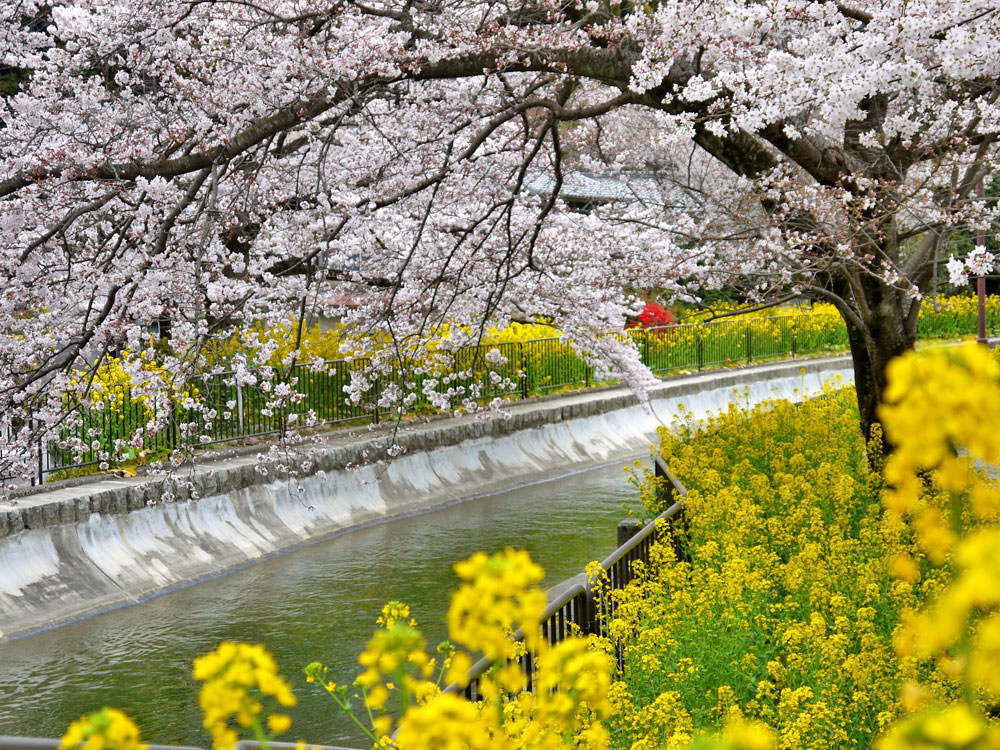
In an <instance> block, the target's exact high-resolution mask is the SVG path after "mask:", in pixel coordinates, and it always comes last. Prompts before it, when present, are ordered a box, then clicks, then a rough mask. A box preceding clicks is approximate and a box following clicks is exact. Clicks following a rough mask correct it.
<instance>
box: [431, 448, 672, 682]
mask: <svg viewBox="0 0 1000 750" xmlns="http://www.w3.org/2000/svg"><path fill="white" fill-rule="evenodd" d="M655 472H656V476H658V477H661V478H663V480H664V482H663V486H664V488H665V491H666V493H667V501H668V503H669V507H668V508H667V510H665V511H664V512H663V513H661V514H660V515H659V516H657V517H656V519H655V520H654V521H652V522H650V523H648V524H646V525H645V526H643V527H642V528H641V529H640V530H639V531H638V533H636V534H635V535H634V536H632V537H631V538H630V539H629V540H628V541H626V542H625V543H624V544H622V545H620V546H619V547H618V549H616V550H615V551H614V552H612V553H611V554H610V555H608V557H607V558H605V559H604V560H602V561H601V569H602V570H603V571H604V576H605V580H603V581H601V582H597V583H595V582H592V581H591V580H589V579H588V576H587V573H586V572H584V573H580V574H578V575H576V576H573V577H572V578H569V579H567V580H565V581H563V582H561V583H559V584H557V585H556V586H554V587H553V588H552V589H550V590H549V592H548V602H549V603H548V606H547V607H546V608H545V611H544V612H543V613H542V626H541V627H542V634H543V636H544V637H545V638H546V640H547V641H548V642H549V645H553V646H554V645H555V644H557V643H559V642H560V641H562V640H564V639H565V638H567V637H568V636H571V635H577V634H579V635H591V634H593V635H600V636H607V635H608V632H607V625H608V623H609V622H610V621H611V618H612V617H613V616H614V613H615V609H616V608H617V602H616V599H615V597H613V596H611V595H610V594H611V592H612V591H617V590H620V589H623V588H625V587H626V586H627V585H628V584H629V583H630V582H631V581H632V580H633V579H634V578H635V577H636V575H637V574H638V566H636V565H635V563H636V562H641V563H642V564H643V565H642V567H647V566H648V565H649V562H650V552H651V550H652V548H653V546H654V545H655V544H657V543H658V542H659V541H660V540H661V539H662V538H663V536H664V535H666V536H668V538H669V540H670V541H671V543H672V544H673V545H675V547H674V549H675V552H676V553H678V557H681V556H682V555H683V551H682V550H681V548H680V546H679V541H680V535H679V532H681V531H682V529H683V524H684V516H683V513H684V498H685V496H686V495H687V490H686V489H685V488H684V485H683V484H681V482H680V480H678V479H677V478H676V477H675V476H674V475H673V474H671V473H670V471H669V470H668V469H667V467H666V465H665V464H664V463H663V462H662V460H661V459H660V458H659V457H657V458H656V460H655ZM671 501H672V502H671ZM515 637H516V638H521V637H523V634H522V633H520V632H517V633H515ZM615 653H616V658H617V661H618V666H619V668H621V666H622V659H623V649H622V644H621V643H618V642H615ZM491 664H492V662H490V661H489V660H488V659H486V658H483V659H480V660H479V661H478V662H476V663H475V664H474V665H473V666H472V668H471V670H470V672H469V684H468V685H467V686H466V687H465V688H460V687H459V686H458V685H450V686H448V687H447V688H445V691H446V692H455V693H462V694H464V695H465V697H466V698H468V699H469V700H478V699H479V698H480V697H481V695H480V691H479V678H480V677H481V676H482V675H483V673H484V672H485V671H486V670H487V669H489V667H490V665H491ZM521 667H522V669H523V670H524V673H525V675H526V676H527V685H526V690H529V691H530V690H533V688H534V684H535V654H534V653H532V652H531V651H530V650H528V651H527V652H526V653H525V654H524V655H523V656H522V657H521Z"/></svg>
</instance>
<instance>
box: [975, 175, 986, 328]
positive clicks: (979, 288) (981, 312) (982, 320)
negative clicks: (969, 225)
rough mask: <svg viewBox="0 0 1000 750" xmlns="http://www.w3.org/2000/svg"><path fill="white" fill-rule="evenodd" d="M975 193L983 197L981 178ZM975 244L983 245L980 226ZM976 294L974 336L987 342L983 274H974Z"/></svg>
mask: <svg viewBox="0 0 1000 750" xmlns="http://www.w3.org/2000/svg"><path fill="white" fill-rule="evenodd" d="M976 195H977V196H979V198H982V197H983V178H982V177H980V178H979V182H978V184H977V185H976ZM976 246H977V247H985V246H986V237H985V235H984V234H983V228H982V226H980V227H979V229H977V230H976ZM976 296H977V297H978V302H979V305H978V310H977V322H978V323H979V333H978V335H977V336H976V341H977V342H979V343H980V344H985V343H987V339H986V277H985V276H983V274H981V273H980V274H978V275H977V276H976Z"/></svg>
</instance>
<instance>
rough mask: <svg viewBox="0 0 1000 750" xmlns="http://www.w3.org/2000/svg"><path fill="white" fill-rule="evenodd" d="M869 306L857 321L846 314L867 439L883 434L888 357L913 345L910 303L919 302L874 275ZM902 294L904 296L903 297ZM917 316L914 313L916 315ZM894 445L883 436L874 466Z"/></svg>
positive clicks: (855, 379) (914, 332)
mask: <svg viewBox="0 0 1000 750" xmlns="http://www.w3.org/2000/svg"><path fill="white" fill-rule="evenodd" d="M865 286H866V287H867V289H866V291H868V292H870V294H868V295H866V296H868V302H869V306H868V309H867V310H866V314H865V315H864V316H863V317H862V318H861V320H862V322H863V325H860V326H859V325H858V324H857V322H856V321H855V320H853V319H852V318H851V317H848V316H844V322H845V324H846V325H847V336H848V340H849V342H850V346H851V356H852V358H853V360H854V385H855V390H856V391H857V398H858V413H859V415H860V422H861V433H862V435H863V436H864V438H865V441H866V442H869V441H870V440H871V438H872V437H873V435H874V434H881V424H880V421H879V413H878V412H879V407H880V406H881V404H882V396H883V393H885V386H886V366H887V365H888V364H889V361H890V360H891V359H893V358H894V357H897V356H899V355H901V354H903V353H904V352H906V351H908V350H910V349H912V348H913V345H914V342H915V341H916V338H917V336H916V326H915V325H911V324H910V321H909V319H908V315H907V314H906V313H907V312H908V308H909V305H910V304H919V302H916V301H910V300H908V299H906V298H905V296H902V295H901V293H900V292H899V291H898V290H895V289H891V288H887V287H885V286H883V285H882V284H881V283H880V282H878V281H877V280H875V279H872V280H871V283H870V284H865ZM901 296H902V298H901ZM914 318H915V316H914ZM891 450H892V446H891V445H890V444H889V443H888V442H887V441H885V439H884V438H883V440H882V455H869V461H870V463H871V464H872V466H873V467H877V466H879V465H881V463H882V459H883V458H884V456H885V455H887V454H888V453H889V452H890V451H891Z"/></svg>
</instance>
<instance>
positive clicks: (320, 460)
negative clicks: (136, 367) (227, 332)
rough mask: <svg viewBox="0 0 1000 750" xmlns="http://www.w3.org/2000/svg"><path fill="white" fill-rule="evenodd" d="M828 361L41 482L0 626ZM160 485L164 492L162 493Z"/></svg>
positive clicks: (534, 464) (551, 457) (504, 479)
mask: <svg viewBox="0 0 1000 750" xmlns="http://www.w3.org/2000/svg"><path fill="white" fill-rule="evenodd" d="M833 375H840V376H842V377H843V378H844V379H845V381H849V380H850V378H851V370H850V362H849V360H848V359H847V358H845V357H837V358H829V359H822V360H808V361H793V362H782V363H777V364H770V365H764V366H760V367H754V368H745V369H739V370H728V371H714V372H709V373H702V374H699V375H692V376H683V377H678V378H673V379H670V380H668V381H665V382H664V383H663V384H662V385H660V386H659V387H657V388H656V389H655V390H654V391H653V392H652V393H651V394H650V397H651V398H650V409H649V410H645V409H643V408H642V407H640V406H639V405H638V403H637V401H636V398H635V396H634V395H633V394H631V393H630V392H628V391H627V390H625V389H623V388H614V389H608V390H603V391H596V392H593V391H592V392H586V393H580V394H573V395H570V396H564V397H560V398H553V399H545V400H539V401H534V402H521V403H518V404H516V405H514V406H512V407H511V408H510V410H509V412H508V415H507V416H505V417H493V418H491V419H487V420H483V419H480V418H477V417H460V418H455V419H448V420H439V421H434V422H431V423H428V424H421V425H417V426H412V427H410V426H408V427H407V428H405V429H403V430H402V431H401V432H400V434H399V436H398V441H399V443H400V444H401V445H403V446H404V447H405V449H406V453H405V454H404V455H402V456H400V457H398V458H396V459H394V460H393V461H392V462H391V463H390V464H389V465H388V466H387V467H382V468H381V469H380V468H379V467H377V466H373V465H366V464H364V460H365V456H366V455H369V454H370V453H372V452H373V447H374V445H375V444H376V442H377V441H378V440H379V439H380V436H379V435H377V434H373V435H371V436H366V437H364V438H352V437H350V436H335V437H333V438H331V439H330V440H329V441H328V442H327V443H326V444H325V445H323V446H320V447H316V448H313V449H311V450H310V457H311V458H312V459H313V464H314V470H315V471H316V472H317V473H314V474H312V475H310V476H307V477H301V478H298V479H280V480H276V481H275V480H270V481H268V477H265V476H262V475H261V474H260V473H259V472H258V471H257V470H256V465H257V460H256V457H235V458H229V459H224V460H221V461H217V462H214V463H206V464H202V465H197V466H195V467H193V468H192V469H191V470H190V471H185V474H184V480H185V481H184V482H179V481H177V480H176V479H175V480H171V481H170V483H169V484H166V485H165V484H164V483H163V482H159V483H154V482H150V481H149V480H144V479H141V478H134V479H113V480H102V481H99V482H94V483H89V484H84V485H80V486H76V487H61V488H58V487H57V488H46V491H43V492H39V493H35V494H32V495H28V496H25V497H21V498H19V500H18V505H16V506H14V507H11V508H7V509H5V510H3V511H0V570H2V571H3V572H4V575H3V576H0V640H3V639H9V638H14V637H19V636H23V635H27V634H29V633H32V632H36V631H38V630H41V629H45V628H49V627H54V626H57V625H59V624H62V623H65V622H68V621H71V620H74V619H78V618H80V617H85V616H88V615H91V614H96V613H98V612H101V611H106V610H108V609H111V608H114V607H119V606H124V605H127V604H131V603H135V602H139V601H142V600H144V599H148V598H149V597H151V596H155V595H156V594H159V593H163V592H165V591H169V590H172V589H175V588H178V587H181V586H185V585H189V584H191V583H194V582H197V581H200V580H205V579H207V578H210V577H213V576H216V575H219V574H221V573H223V572H226V571H229V570H233V569H235V568H238V567H240V566H244V565H247V564H250V563H252V562H254V561H257V560H261V559H264V558H267V557H269V556H273V555H275V554H278V553H280V552H282V551H285V550H289V549H293V548H295V547H298V546H301V545H303V544H307V543H311V542H313V541H318V540H321V539H325V538H329V537H331V536H334V535H336V534H339V533H343V532H344V531H347V530H350V529H354V528H359V527H361V526H364V525H366V524H371V523H375V522H378V521H381V520H385V519H388V518H393V517H399V516H403V515H407V514H413V513H419V512H422V511H426V510H430V509H433V508H437V507H441V506H444V505H447V504H449V503H454V502H458V501H460V500H462V499H466V498H470V497H474V496H479V495H483V494H488V493H491V492H496V491H499V490H502V489H507V488H511V487H515V486H518V485H522V484H528V483H532V482H536V481H540V480H542V479H545V478H546V477H551V476H553V475H557V474H560V473H565V472H567V471H572V470H575V469H580V468H585V467H587V466H594V465H598V464H601V463H605V462H608V461H614V460H619V459H624V458H628V457H632V456H637V455H641V454H643V453H645V452H646V450H647V449H648V446H649V444H650V443H651V442H652V441H653V439H654V434H655V430H656V427H657V426H659V425H660V424H661V423H669V422H670V420H671V418H672V416H673V414H674V413H675V411H676V410H677V408H678V404H679V403H681V402H683V403H684V404H685V406H686V407H687V408H688V409H689V410H690V412H691V414H692V416H693V417H699V416H701V415H702V414H704V413H706V412H707V411H709V410H717V409H721V408H725V406H726V405H727V404H728V403H729V401H730V400H731V399H733V398H737V399H738V400H739V401H740V402H741V403H746V402H748V401H749V402H750V403H755V402H758V401H761V400H764V399H767V398H772V397H775V396H781V397H787V398H794V399H799V398H803V397H806V396H808V395H810V394H812V393H814V392H816V391H817V390H818V389H819V388H820V386H821V384H822V382H823V381H824V380H825V379H826V378H828V377H830V376H833ZM734 388H735V389H739V390H740V392H739V393H738V394H734V392H733V389H734ZM744 388H745V389H747V390H746V393H745V394H744V392H743V389H744ZM354 467H357V468H354ZM185 483H188V484H187V486H186V485H185ZM171 491H172V492H174V493H175V499H174V500H173V502H162V501H161V500H162V498H163V495H164V493H165V492H171ZM192 494H193V495H194V496H195V498H196V499H192V497H191V495H192Z"/></svg>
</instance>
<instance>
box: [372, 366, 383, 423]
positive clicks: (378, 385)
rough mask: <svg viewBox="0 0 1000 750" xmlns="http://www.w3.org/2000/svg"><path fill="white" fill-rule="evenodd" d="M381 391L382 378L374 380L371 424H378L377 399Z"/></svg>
mask: <svg viewBox="0 0 1000 750" xmlns="http://www.w3.org/2000/svg"><path fill="white" fill-rule="evenodd" d="M381 391H382V378H381V377H376V378H375V392H374V393H373V394H372V422H373V423H374V424H378V397H379V393H381Z"/></svg>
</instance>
